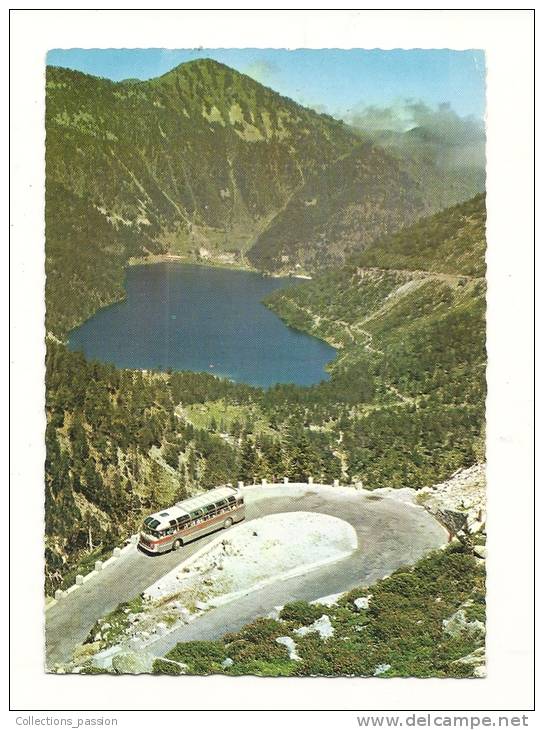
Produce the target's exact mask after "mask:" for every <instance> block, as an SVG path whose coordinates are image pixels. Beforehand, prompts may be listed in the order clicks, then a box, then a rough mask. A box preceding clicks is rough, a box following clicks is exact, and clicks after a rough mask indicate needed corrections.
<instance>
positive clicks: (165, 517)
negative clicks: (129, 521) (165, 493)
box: [150, 487, 237, 530]
mask: <svg viewBox="0 0 544 730" xmlns="http://www.w3.org/2000/svg"><path fill="white" fill-rule="evenodd" d="M236 493H237V492H236V489H234V487H217V488H216V489H210V490H209V491H208V492H204V493H203V494H197V495H196V497H190V498H189V499H184V500H183V501H181V502H177V503H176V504H175V505H174V506H173V507H167V508H166V509H163V510H160V512H155V513H154V514H152V515H150V517H152V518H153V519H154V520H157V521H158V522H159V523H160V524H159V525H157V526H156V527H155V529H157V530H161V529H164V528H165V527H169V526H170V520H177V519H179V518H180V517H183V516H186V515H189V514H190V513H191V512H194V511H195V510H197V509H202V508H203V507H207V506H208V505H209V504H212V503H215V502H219V501H220V500H222V499H227V497H232V496H234V495H235V494H236Z"/></svg>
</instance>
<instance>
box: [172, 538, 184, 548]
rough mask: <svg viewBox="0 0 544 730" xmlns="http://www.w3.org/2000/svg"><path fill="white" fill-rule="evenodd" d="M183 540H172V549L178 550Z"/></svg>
mask: <svg viewBox="0 0 544 730" xmlns="http://www.w3.org/2000/svg"><path fill="white" fill-rule="evenodd" d="M182 545H183V542H182V541H181V540H174V544H173V545H172V550H179V549H180V547H182Z"/></svg>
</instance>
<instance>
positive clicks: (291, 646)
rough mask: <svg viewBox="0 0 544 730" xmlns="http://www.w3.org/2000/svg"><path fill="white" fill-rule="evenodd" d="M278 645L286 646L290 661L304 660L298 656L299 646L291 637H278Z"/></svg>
mask: <svg viewBox="0 0 544 730" xmlns="http://www.w3.org/2000/svg"><path fill="white" fill-rule="evenodd" d="M276 643H277V644H281V645H282V646H285V648H286V649H287V651H288V652H289V659H291V661H294V662H300V661H302V659H301V658H300V657H299V655H298V654H297V645H296V644H295V642H294V641H293V639H292V638H291V637H290V636H278V638H277V639H276Z"/></svg>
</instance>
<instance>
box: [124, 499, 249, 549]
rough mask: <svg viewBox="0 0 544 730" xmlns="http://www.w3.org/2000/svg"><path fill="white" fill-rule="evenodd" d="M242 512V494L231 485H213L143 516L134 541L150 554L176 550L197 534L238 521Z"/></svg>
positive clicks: (242, 514)
mask: <svg viewBox="0 0 544 730" xmlns="http://www.w3.org/2000/svg"><path fill="white" fill-rule="evenodd" d="M245 516H246V515H245V505H244V498H243V496H242V494H241V493H240V492H239V491H238V490H237V489H234V487H231V486H225V487H217V488H216V489H211V490H210V491H209V492H205V493H204V494H199V495H197V496H196V497H191V498H190V499H185V500H183V501H182V502H177V503H176V504H175V505H174V506H173V507H168V508H167V509H164V510H161V511H160V512H155V514H153V515H150V516H149V517H146V518H145V520H144V523H143V525H142V530H141V532H140V540H139V543H138V545H139V547H140V548H142V549H143V550H145V551H146V552H149V553H153V554H157V553H165V552H168V551H169V550H178V548H180V547H181V546H182V545H185V544H186V543H188V542H190V541H191V540H195V539H196V538H197V537H201V536H202V535H207V534H208V533H210V532H214V531H215V530H220V529H223V528H227V527H230V526H231V525H232V524H233V523H234V522H240V521H241V520H243V519H244V517H245Z"/></svg>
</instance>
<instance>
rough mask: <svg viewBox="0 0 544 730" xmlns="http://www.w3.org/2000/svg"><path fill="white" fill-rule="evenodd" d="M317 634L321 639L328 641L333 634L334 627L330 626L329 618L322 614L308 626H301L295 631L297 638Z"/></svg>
mask: <svg viewBox="0 0 544 730" xmlns="http://www.w3.org/2000/svg"><path fill="white" fill-rule="evenodd" d="M311 633H317V634H319V636H320V637H321V638H322V639H329V638H330V637H331V636H332V635H333V634H334V626H333V625H332V624H331V620H330V618H329V617H328V616H327V615H326V614H323V616H321V617H320V618H318V619H316V620H315V621H314V622H313V624H310V626H301V627H300V629H295V634H297V636H306V634H311Z"/></svg>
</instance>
